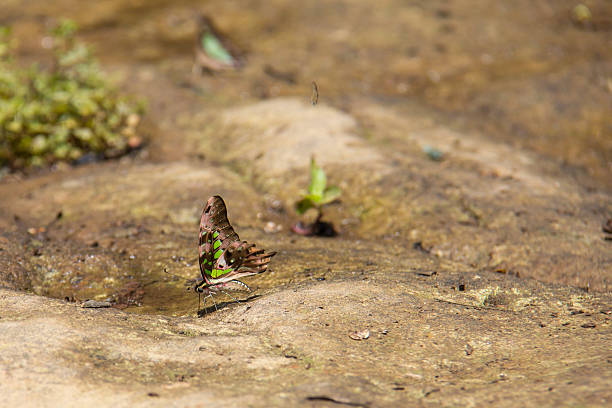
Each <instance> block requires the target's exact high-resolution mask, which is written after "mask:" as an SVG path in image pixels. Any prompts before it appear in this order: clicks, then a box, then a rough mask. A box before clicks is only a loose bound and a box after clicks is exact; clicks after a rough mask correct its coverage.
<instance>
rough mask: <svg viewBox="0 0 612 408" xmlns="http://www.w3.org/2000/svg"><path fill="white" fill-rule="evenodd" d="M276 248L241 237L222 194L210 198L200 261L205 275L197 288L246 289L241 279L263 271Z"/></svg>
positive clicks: (205, 290)
mask: <svg viewBox="0 0 612 408" xmlns="http://www.w3.org/2000/svg"><path fill="white" fill-rule="evenodd" d="M275 254H276V253H275V252H265V251H264V250H258V249H256V248H255V245H254V244H249V243H247V242H246V241H240V238H239V237H238V234H236V232H235V231H234V229H233V228H232V226H231V225H230V223H229V220H228V219H227V208H226V206H225V202H224V201H223V199H222V198H221V197H220V196H214V197H211V198H209V199H208V201H207V202H206V206H204V210H203V211H202V218H201V219H200V237H199V264H200V273H201V275H202V279H201V280H200V281H198V282H197V284H196V285H195V286H194V290H195V291H196V292H198V293H203V294H205V295H207V296H212V295H213V294H216V293H219V292H225V291H226V290H230V291H246V292H250V290H251V289H250V288H249V287H248V286H247V285H246V284H245V283H243V282H241V281H239V280H238V279H240V278H243V277H245V276H252V275H257V274H259V273H263V272H265V271H266V270H267V268H268V263H269V262H270V258H272V257H273V256H274V255H275Z"/></svg>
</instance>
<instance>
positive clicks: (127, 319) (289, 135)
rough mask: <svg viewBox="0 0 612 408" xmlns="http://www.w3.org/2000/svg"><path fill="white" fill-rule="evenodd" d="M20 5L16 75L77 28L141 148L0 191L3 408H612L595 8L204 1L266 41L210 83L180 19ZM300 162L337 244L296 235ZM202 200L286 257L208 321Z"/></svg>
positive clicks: (15, 178) (601, 37) (136, 8)
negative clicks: (63, 22)
mask: <svg viewBox="0 0 612 408" xmlns="http://www.w3.org/2000/svg"><path fill="white" fill-rule="evenodd" d="M21 3H22V2H14V1H9V3H8V5H7V6H6V7H7V8H8V12H7V14H6V16H7V17H6V18H7V19H8V20H10V22H12V23H14V29H15V32H16V33H17V34H20V35H21V37H20V38H22V39H23V43H24V44H23V45H24V47H25V49H26V52H25V53H24V54H25V56H26V57H29V58H32V57H33V56H37V55H39V54H41V50H40V46H39V39H40V34H41V31H42V28H43V25H42V24H40V23H37V21H39V20H38V19H39V17H40V16H69V17H73V18H75V19H76V20H77V21H78V22H79V23H81V24H82V25H83V26H84V30H83V34H82V35H83V36H84V37H85V39H87V40H88V41H90V42H93V43H94V44H95V45H96V48H97V49H98V51H99V53H100V55H101V58H102V61H103V62H104V63H106V64H107V66H108V67H111V69H112V71H113V72H114V73H115V74H116V75H117V76H118V77H119V78H120V80H121V81H122V84H124V87H125V88H126V89H128V90H130V91H132V92H135V93H137V94H139V95H144V96H146V97H147V98H148V100H149V113H148V116H147V117H146V121H145V123H144V127H143V128H142V131H143V132H144V133H147V134H148V136H149V145H148V148H147V149H146V150H145V151H143V152H141V154H140V155H137V156H135V157H128V158H123V159H121V160H118V161H114V162H105V163H97V164H92V165H87V166H81V167H76V168H70V167H61V168H58V169H54V170H53V171H47V172H41V173H40V174H36V175H30V176H23V175H8V176H6V177H4V178H3V179H2V180H0V197H1V198H0V285H1V286H3V287H4V288H2V289H0V406H24V407H26V406H33V407H34V406H36V407H39V406H50V407H55V406H58V407H59V406H61V407H72V406H75V407H76V406H194V407H196V406H206V407H208V406H219V407H234V406H236V407H238V406H240V407H242V406H253V407H260V406H261V407H264V406H265V407H268V406H306V407H309V406H312V407H325V406H329V407H332V406H342V405H346V406H361V407H395V406H406V405H410V406H412V405H414V406H458V405H460V406H490V405H496V406H517V405H520V406H577V405H585V406H605V405H610V404H611V403H612V391H611V390H612V354H611V352H610V350H611V349H612V321H611V320H612V294H611V292H610V283H611V282H612V256H611V254H612V246H611V245H612V241H610V240H608V239H606V238H607V235H606V234H605V233H604V232H603V231H602V229H601V225H602V223H604V222H605V221H606V220H607V219H608V218H612V204H611V203H612V193H611V192H610V186H612V185H611V184H610V180H612V179H610V178H609V171H610V167H609V160H610V157H612V156H610V154H611V153H610V152H612V150H610V148H611V147H610V144H609V138H606V137H605V135H606V134H608V135H609V133H606V132H608V131H609V129H610V127H609V126H610V123H611V122H610V117H609V115H606V113H607V112H608V113H609V111H610V109H612V106H610V99H609V92H610V91H609V90H608V89H607V88H606V87H608V88H609V87H610V85H609V81H610V79H609V78H610V77H611V74H610V72H611V71H610V67H609V62H606V61H607V59H606V58H608V59H609V53H610V52H609V47H608V46H609V41H606V40H605V34H606V32H605V30H604V29H603V28H605V27H606V25H605V21H607V20H606V18H607V16H608V15H612V14H610V13H611V10H609V5H607V3H605V2H603V3H599V2H594V3H593V4H594V5H593V6H592V12H593V16H594V17H593V21H594V23H593V25H592V26H579V27H578V26H575V25H574V24H573V23H572V22H571V19H570V17H569V16H570V15H569V14H568V13H565V11H566V10H565V9H564V7H566V5H567V4H569V3H567V4H566V5H560V3H559V4H557V3H555V5H537V4H536V5H533V4H532V2H527V1H519V2H516V3H513V4H512V5H510V4H508V5H506V6H504V7H486V10H485V9H481V8H480V7H479V6H476V5H474V3H473V2H467V1H456V2H453V3H452V4H450V3H448V4H447V2H428V3H427V4H424V5H422V6H419V5H405V4H402V5H399V4H396V2H395V1H392V0H389V1H383V3H381V5H380V6H377V7H376V8H375V9H373V8H372V7H373V6H372V5H371V4H370V3H369V2H362V1H356V2H354V5H353V6H352V7H351V8H347V7H345V6H344V5H342V4H340V3H336V2H333V4H331V5H330V6H329V9H328V10H327V11H328V12H326V13H323V14H322V13H320V10H319V9H318V8H316V7H315V6H313V5H309V4H304V5H302V7H301V8H299V9H296V8H295V7H294V6H293V4H292V3H291V4H290V3H287V2H284V1H280V0H279V1H272V2H266V3H265V10H262V9H261V7H264V6H263V5H262V4H259V3H258V4H255V3H253V4H250V6H249V7H245V6H244V5H240V6H236V5H234V4H233V3H231V2H223V3H222V4H221V5H219V4H217V5H216V6H215V8H213V7H212V5H208V4H207V5H203V6H202V5H199V4H198V6H197V7H203V11H205V12H208V13H211V12H214V17H215V19H216V20H217V21H218V22H219V23H220V25H221V26H222V27H223V28H224V29H225V30H224V31H228V29H230V30H229V31H233V34H234V35H235V36H236V37H237V39H238V41H239V42H240V41H243V42H249V43H250V45H251V49H250V53H249V56H248V59H247V61H248V62H247V65H246V67H245V68H244V70H243V71H240V72H235V73H227V74H222V75H216V76H210V77H194V76H191V74H190V69H191V62H192V57H193V56H192V55H191V54H190V53H191V44H192V36H193V35H194V30H195V27H194V25H193V21H192V18H191V16H192V15H193V5H191V4H190V2H179V3H176V4H175V3H173V2H169V3H167V4H165V3H164V4H162V3H159V2H155V4H152V3H151V4H144V3H143V4H140V3H132V2H130V3H128V2H122V1H116V0H110V1H106V2H99V3H96V4H95V5H92V6H91V7H93V9H87V10H85V8H83V7H76V6H75V4H76V3H75V2H74V1H73V0H62V1H58V2H53V3H49V2H42V1H32V2H28V3H27V4H21ZM145 3H146V2H145ZM572 5H573V4H572ZM567 7H569V6H567ZM568 10H569V9H568ZM264 11H265V12H264ZM270 13H271V14H270ZM354 26H359V27H367V28H368V29H367V30H363V31H359V32H356V31H355V30H354V29H353V27H354ZM313 27H316V28H317V29H316V30H313ZM602 27H603V28H602ZM389 30H391V31H392V32H393V33H397V35H389V32H390V31H389ZM406 30H408V31H406ZM502 33H503V35H502ZM551 33H552V34H551ZM475 39H477V41H476V40H475ZM169 45H171V46H169ZM279 50H282V51H281V52H279ZM509 50H511V51H509ZM585 50H588V51H585ZM269 65H270V66H272V65H273V68H275V69H276V70H280V71H283V72H285V71H286V72H285V73H287V72H288V73H289V74H291V73H294V74H295V75H294V77H295V78H297V79H296V80H294V81H289V80H287V79H282V78H293V77H292V76H291V75H289V76H287V75H285V76H282V75H280V76H279V75H278V73H277V74H274V75H271V74H270V72H276V71H274V70H270V69H269V67H268V68H266V67H267V66H269ZM266 72H267V73H266ZM279 78H280V79H279ZM311 78H316V79H317V82H318V83H319V90H320V97H319V104H318V105H316V106H312V105H311V104H310V103H309V101H310V81H311ZM260 99H261V100H260ZM426 146H431V147H434V148H436V149H439V150H440V151H441V152H442V154H443V158H442V160H441V161H433V160H430V159H429V158H428V157H427V155H426V154H425V153H424V148H425V147H426ZM312 155H314V156H315V157H316V158H317V160H318V161H319V162H320V163H321V164H322V165H323V168H324V169H325V171H326V173H327V175H328V179H329V182H330V183H332V184H336V185H339V186H340V187H341V188H342V189H343V194H342V196H341V200H340V202H338V203H334V204H333V205H331V206H330V207H329V208H328V209H326V211H325V217H326V219H328V220H330V221H333V222H334V224H335V225H336V226H337V227H338V229H339V230H340V235H339V236H338V237H337V238H333V239H313V238H306V237H301V236H296V235H292V234H291V232H290V226H291V225H292V224H293V223H295V222H296V221H297V219H298V218H297V216H296V215H294V212H293V205H294V203H295V201H296V200H297V199H298V198H299V197H300V191H301V190H303V189H304V188H305V187H306V185H307V183H308V163H309V160H310V157H311V156H312ZM580 166H583V167H584V168H582V169H581V167H580ZM214 194H220V195H222V196H223V197H224V199H225V201H226V202H227V204H228V210H229V218H230V221H231V222H232V225H233V226H234V227H235V229H236V230H237V232H238V233H239V234H240V237H241V238H242V239H246V240H248V241H249V242H254V243H256V244H257V245H258V247H261V248H266V249H271V250H275V251H278V254H277V255H276V256H275V257H274V258H273V260H272V262H271V266H270V270H269V271H268V272H267V273H265V274H262V275H260V276H256V277H252V278H248V279H247V280H246V282H247V283H248V284H249V285H250V286H252V287H253V288H255V291H254V293H253V294H252V295H251V296H250V297H246V296H245V297H242V298H241V299H240V303H235V302H233V301H232V299H230V298H228V297H223V296H220V297H218V298H217V299H216V300H215V301H216V307H215V305H213V304H212V302H211V300H210V299H207V302H206V304H205V305H204V307H203V308H201V309H200V310H199V312H200V313H199V315H198V313H197V312H198V309H197V307H198V300H197V296H196V295H195V294H194V293H186V292H185V281H186V280H188V279H193V278H196V277H197V276H198V274H199V271H198V266H197V252H196V240H197V226H198V219H199V215H200V214H199V213H200V211H201V209H202V206H203V203H204V202H205V201H206V199H207V198H208V197H209V196H211V195H214ZM269 225H274V226H275V228H269V227H268V226H269ZM279 226H280V227H281V228H277V227H279ZM109 304H110V305H112V306H113V308H88V307H83V306H87V305H109ZM216 308H218V309H219V310H218V311H215V309H216ZM365 333H368V335H365Z"/></svg>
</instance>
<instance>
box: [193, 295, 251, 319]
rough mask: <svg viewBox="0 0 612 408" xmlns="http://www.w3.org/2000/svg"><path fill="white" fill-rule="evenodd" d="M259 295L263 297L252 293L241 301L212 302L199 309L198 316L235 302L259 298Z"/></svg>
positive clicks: (216, 310)
mask: <svg viewBox="0 0 612 408" xmlns="http://www.w3.org/2000/svg"><path fill="white" fill-rule="evenodd" d="M258 297H261V295H251V296H249V297H248V298H246V299H243V300H240V301H235V300H232V301H227V302H220V303H217V304H216V305H215V304H212V305H210V306H207V307H204V308H202V309H200V310H198V317H204V316H206V315H207V314H209V313H213V312H218V311H219V310H221V309H223V308H225V307H227V306H229V305H232V304H235V303H247V302H250V301H252V300H255V299H257V298H258Z"/></svg>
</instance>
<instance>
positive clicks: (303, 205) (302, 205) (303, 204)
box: [295, 197, 315, 214]
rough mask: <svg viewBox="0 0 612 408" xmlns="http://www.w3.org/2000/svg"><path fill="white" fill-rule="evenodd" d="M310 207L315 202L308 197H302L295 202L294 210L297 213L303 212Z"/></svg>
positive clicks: (312, 206) (313, 206) (313, 205)
mask: <svg viewBox="0 0 612 408" xmlns="http://www.w3.org/2000/svg"><path fill="white" fill-rule="evenodd" d="M311 208H315V203H313V202H312V200H311V199H310V197H304V198H302V199H301V200H300V201H298V202H297V203H295V211H296V212H297V213H298V214H304V213H305V212H306V211H308V210H310V209H311Z"/></svg>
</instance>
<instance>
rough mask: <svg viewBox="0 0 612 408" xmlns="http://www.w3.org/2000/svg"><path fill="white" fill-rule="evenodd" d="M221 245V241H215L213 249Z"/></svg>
mask: <svg viewBox="0 0 612 408" xmlns="http://www.w3.org/2000/svg"><path fill="white" fill-rule="evenodd" d="M220 246H221V241H219V240H217V241H215V243H214V244H213V249H217V248H219V247H220Z"/></svg>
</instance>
